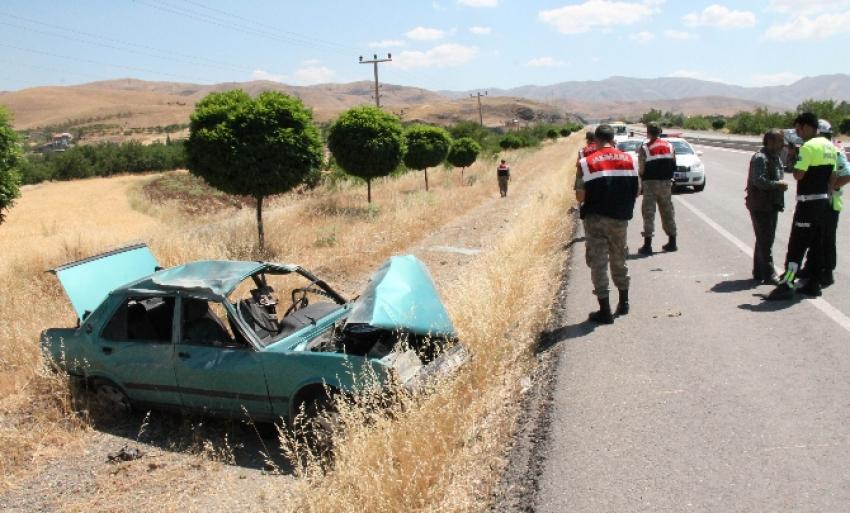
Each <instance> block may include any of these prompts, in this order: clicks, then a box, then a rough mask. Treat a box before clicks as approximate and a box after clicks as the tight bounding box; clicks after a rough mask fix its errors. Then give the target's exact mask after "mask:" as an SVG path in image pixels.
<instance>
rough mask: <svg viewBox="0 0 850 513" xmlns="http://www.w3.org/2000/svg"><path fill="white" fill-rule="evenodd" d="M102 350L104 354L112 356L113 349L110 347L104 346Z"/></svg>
mask: <svg viewBox="0 0 850 513" xmlns="http://www.w3.org/2000/svg"><path fill="white" fill-rule="evenodd" d="M100 350H101V351H103V354H112V348H111V347H109V346H103V347H101V348H100Z"/></svg>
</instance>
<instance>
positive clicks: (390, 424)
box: [281, 159, 572, 513]
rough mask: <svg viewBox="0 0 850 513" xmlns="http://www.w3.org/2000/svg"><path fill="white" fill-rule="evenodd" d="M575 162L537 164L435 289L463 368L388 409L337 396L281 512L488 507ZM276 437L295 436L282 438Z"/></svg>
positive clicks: (558, 261)
mask: <svg viewBox="0 0 850 513" xmlns="http://www.w3.org/2000/svg"><path fill="white" fill-rule="evenodd" d="M571 164H572V162H571V161H570V159H564V161H563V163H562V164H561V165H560V166H558V167H557V168H554V169H549V170H547V172H546V177H545V179H544V180H541V181H540V182H538V183H536V184H535V187H536V190H535V191H533V193H532V194H531V195H530V196H529V199H528V202H527V204H526V205H525V206H524V208H523V209H522V211H523V216H522V219H521V220H519V221H518V222H517V223H515V224H514V225H513V227H512V228H511V230H510V232H509V233H507V234H506V236H505V237H504V239H503V240H502V241H501V242H500V243H499V244H498V246H497V247H496V248H494V250H492V251H490V252H488V253H485V254H483V255H482V256H481V257H480V258H478V259H477V260H476V261H475V262H474V263H472V264H471V265H469V266H468V267H467V268H465V269H464V272H463V276H462V278H461V279H460V280H458V281H457V282H455V283H454V284H453V285H451V287H450V288H449V291H448V294H446V295H445V297H444V299H445V301H446V303H447V306H448V308H449V311H450V313H451V315H452V318H453V319H454V320H455V322H456V324H457V327H458V329H459V332H460V338H461V340H463V342H464V343H465V344H466V345H468V347H469V349H470V350H471V352H472V359H471V360H470V361H469V363H468V365H467V366H466V367H465V368H464V370H463V371H462V372H461V373H460V375H459V376H458V377H457V378H456V379H455V380H451V381H449V382H448V383H446V384H444V386H442V387H437V388H435V389H434V390H433V391H432V393H431V394H429V395H428V396H426V397H425V398H423V399H422V400H420V401H404V402H402V403H401V404H399V405H398V406H397V407H396V408H395V409H394V410H393V411H392V412H391V414H390V415H383V414H376V413H374V412H373V411H371V410H368V409H364V410H358V409H356V408H354V409H350V408H345V407H343V417H345V419H344V421H343V425H344V429H341V430H338V431H337V432H336V433H335V434H334V436H335V438H336V440H335V441H334V446H335V447H336V457H335V463H334V465H333V468H332V469H331V470H329V471H327V472H325V471H324V470H323V469H322V466H321V465H317V464H315V462H313V463H314V464H313V465H308V466H307V467H306V468H305V469H304V472H305V474H306V478H305V479H303V480H301V481H299V482H298V483H297V485H296V490H295V491H294V492H291V493H292V494H293V495H290V496H289V498H288V500H287V501H286V502H282V503H281V510H282V511H293V512H295V511H298V512H311V513H319V512H321V513H335V512H352V511H358V512H361V511H362V512H372V513H384V512H385V513H394V512H400V511H404V512H419V511H422V512H438V511H439V512H443V511H444V512H467V511H468V512H477V511H483V510H485V509H486V507H487V505H488V504H489V500H490V497H491V494H492V492H493V489H494V486H496V484H497V482H498V479H499V475H500V471H501V470H502V468H503V465H504V461H503V459H502V456H503V453H504V447H505V442H506V440H507V438H508V437H509V436H510V434H511V432H512V428H513V426H514V422H515V419H516V415H517V413H518V405H519V401H520V395H521V392H520V390H521V381H522V378H523V377H524V376H527V375H528V373H529V372H530V370H531V367H532V366H533V361H534V358H533V356H532V350H533V347H534V345H535V341H536V336H537V334H538V333H540V331H541V330H542V328H543V325H544V323H545V322H546V319H547V317H548V314H549V309H550V305H551V303H552V299H553V297H554V294H555V292H556V289H557V287H558V285H559V284H558V281H557V280H556V279H553V278H554V277H556V276H560V271H561V268H562V265H563V263H564V255H563V254H562V252H561V251H560V248H561V247H562V245H563V243H564V241H565V240H566V237H567V235H568V232H569V230H570V221H569V219H570V217H569V216H568V214H567V211H568V209H569V207H570V205H571V204H572V200H571V198H570V195H569V194H568V192H569V191H568V187H567V186H566V184H567V183H568V182H567V181H566V178H567V176H568V174H569V172H570V171H571V167H572V166H571ZM284 438H285V439H284V446H285V447H287V448H291V447H293V446H296V447H297V442H295V441H293V440H291V439H287V438H286V437H284Z"/></svg>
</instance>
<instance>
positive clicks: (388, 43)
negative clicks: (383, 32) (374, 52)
mask: <svg viewBox="0 0 850 513" xmlns="http://www.w3.org/2000/svg"><path fill="white" fill-rule="evenodd" d="M405 44H407V43H405V42H404V41H401V40H399V39H384V40H381V41H372V42H370V43H369V48H394V47H396V46H404V45H405Z"/></svg>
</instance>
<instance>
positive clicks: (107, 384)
mask: <svg viewBox="0 0 850 513" xmlns="http://www.w3.org/2000/svg"><path fill="white" fill-rule="evenodd" d="M89 394H90V401H91V405H92V409H93V410H95V411H96V413H98V414H101V415H105V416H110V417H115V418H121V417H126V416H127V415H129V414H130V412H131V411H132V409H133V408H132V405H131V404H130V398H129V397H127V394H126V393H125V392H124V390H123V389H122V388H121V387H119V386H118V385H116V384H115V383H113V382H111V381H109V380H107V379H100V378H97V379H93V380H91V381H90V382H89Z"/></svg>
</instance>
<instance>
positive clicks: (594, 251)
mask: <svg viewBox="0 0 850 513" xmlns="http://www.w3.org/2000/svg"><path fill="white" fill-rule="evenodd" d="M628 224H629V222H628V221H624V220H621V219H612V218H610V217H605V216H600V215H597V214H588V215H587V216H586V217H585V218H584V235H585V239H586V242H585V246H586V248H587V253H586V254H585V258H586V260H587V266H588V267H590V279H591V281H593V293H594V294H595V295H596V297H599V298H606V297H608V293H609V288H608V266H609V264H610V266H611V279H612V280H613V281H614V285H615V286H616V287H617V289H619V290H626V289H628V288H629V267H628V265H626V256H627V255H628V253H629V249H628V247H626V227H627V226H628Z"/></svg>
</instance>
